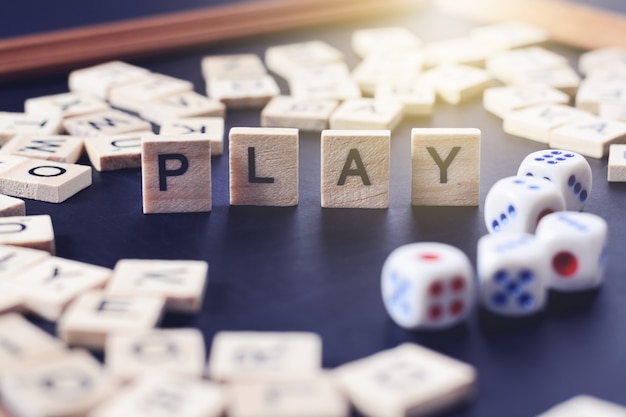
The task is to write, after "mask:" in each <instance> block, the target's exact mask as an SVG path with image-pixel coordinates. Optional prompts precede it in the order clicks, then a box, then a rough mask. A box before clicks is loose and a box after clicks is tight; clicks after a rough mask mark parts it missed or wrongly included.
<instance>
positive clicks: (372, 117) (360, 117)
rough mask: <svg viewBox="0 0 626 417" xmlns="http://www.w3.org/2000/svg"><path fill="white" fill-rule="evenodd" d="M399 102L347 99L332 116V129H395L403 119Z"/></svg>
mask: <svg viewBox="0 0 626 417" xmlns="http://www.w3.org/2000/svg"><path fill="white" fill-rule="evenodd" d="M402 112H403V106H402V104H399V103H393V102H387V101H378V100H374V99H372V98H361V99H352V100H346V101H344V102H343V103H341V104H340V105H339V107H338V108H337V110H335V112H334V113H333V114H332V116H330V128H331V129H345V130H355V129H356V130H360V129H363V130H376V129H385V130H393V129H394V128H395V127H396V126H397V125H398V124H399V123H400V121H401V120H402Z"/></svg>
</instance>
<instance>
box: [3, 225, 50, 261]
mask: <svg viewBox="0 0 626 417" xmlns="http://www.w3.org/2000/svg"><path fill="white" fill-rule="evenodd" d="M0 245H10V246H19V247H24V248H31V249H38V250H41V251H46V252H48V253H51V254H54V230H53V228H52V218H51V217H50V216H49V215H47V214H39V215H35V216H17V217H0ZM20 264H21V261H20Z"/></svg>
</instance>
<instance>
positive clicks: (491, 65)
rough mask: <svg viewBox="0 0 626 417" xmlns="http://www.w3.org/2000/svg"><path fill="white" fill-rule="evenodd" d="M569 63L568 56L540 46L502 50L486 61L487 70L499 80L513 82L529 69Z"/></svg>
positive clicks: (560, 65) (506, 82) (554, 66)
mask: <svg viewBox="0 0 626 417" xmlns="http://www.w3.org/2000/svg"><path fill="white" fill-rule="evenodd" d="M564 65H568V61H567V58H565V57H564V56H562V55H559V54H557V53H554V52H552V51H549V50H547V49H545V48H542V47H540V46H530V47H527V48H519V49H514V50H512V51H504V52H500V53H498V54H496V55H493V56H491V57H489V58H488V59H487V61H486V65H485V66H486V68H487V71H489V73H490V74H491V75H492V76H493V77H494V78H495V79H497V80H498V81H501V82H503V83H505V84H513V83H514V82H515V76H516V75H518V74H523V73H525V72H528V71H534V70H542V69H549V68H557V67H562V66H564Z"/></svg>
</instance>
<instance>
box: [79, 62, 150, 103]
mask: <svg viewBox="0 0 626 417" xmlns="http://www.w3.org/2000/svg"><path fill="white" fill-rule="evenodd" d="M149 74H150V71H148V70H147V69H145V68H141V67H138V66H135V65H131V64H127V63H126V62H121V61H111V62H105V63H104V64H99V65H95V66H92V67H88V68H81V69H78V70H75V71H72V72H71V73H70V76H69V88H70V91H73V92H82V93H86V94H89V95H93V96H96V97H98V98H101V99H103V100H104V99H106V98H107V97H108V95H109V90H110V89H111V88H112V87H116V86H120V85H124V84H129V83H132V82H135V81H139V80H141V79H143V78H145V77H147V76H148V75H149Z"/></svg>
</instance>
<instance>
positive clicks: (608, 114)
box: [598, 102, 626, 122]
mask: <svg viewBox="0 0 626 417" xmlns="http://www.w3.org/2000/svg"><path fill="white" fill-rule="evenodd" d="M598 115H599V116H600V117H601V118H603V119H609V120H617V121H618V122H626V102H624V103H600V104H599V106H598Z"/></svg>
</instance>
